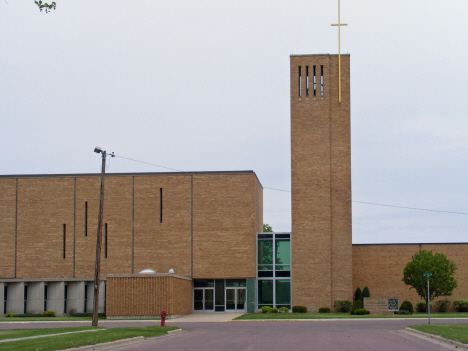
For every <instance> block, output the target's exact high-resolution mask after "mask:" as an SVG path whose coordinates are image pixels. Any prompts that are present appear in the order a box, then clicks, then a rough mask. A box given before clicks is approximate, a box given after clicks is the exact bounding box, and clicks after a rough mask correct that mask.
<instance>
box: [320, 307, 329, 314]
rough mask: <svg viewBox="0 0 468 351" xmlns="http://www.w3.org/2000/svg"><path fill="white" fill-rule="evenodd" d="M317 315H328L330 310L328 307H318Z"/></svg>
mask: <svg viewBox="0 0 468 351" xmlns="http://www.w3.org/2000/svg"><path fill="white" fill-rule="evenodd" d="M319 313H330V309H329V308H328V307H320V308H319Z"/></svg>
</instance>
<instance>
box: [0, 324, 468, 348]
mask: <svg viewBox="0 0 468 351" xmlns="http://www.w3.org/2000/svg"><path fill="white" fill-rule="evenodd" d="M426 323H427V321H425V320H414V319H413V320H371V319H368V320H340V321H329V320H307V321H274V322H273V321H272V322H254V321H247V322H242V321H238V322H235V321H233V322H217V323H171V324H176V325H177V326H179V327H180V328H182V330H183V332H182V333H178V334H175V335H171V336H166V337H162V338H155V339H150V340H146V341H144V342H142V343H139V344H133V345H129V346H125V347H119V348H113V349H112V350H114V351H124V350H125V351H127V350H128V351H130V350H132V351H143V350H181V351H182V350H203V351H207V350H209V351H211V350H223V351H229V350H236V351H237V350H243V351H247V350H255V351H261V350H266V351H275V350H288V351H289V350H294V351H297V350H314V351H315V350H317V351H319V350H327V351H328V350H379V351H387V350H388V351H390V350H391V351H394V350H397V351H403V350H421V351H432V350H445V349H446V348H444V347H443V346H441V345H439V344H436V343H434V342H431V341H427V340H423V339H420V338H416V337H413V336H410V335H407V334H405V333H403V332H402V330H403V329H404V328H405V327H407V326H409V325H417V324H426ZM89 324H90V323H80V325H89ZM99 324H100V326H105V327H111V328H112V327H124V326H136V325H140V326H143V325H155V324H156V325H158V324H157V323H154V322H148V321H141V322H137V323H135V322H132V323H128V322H112V323H109V322H101V323H99ZM432 324H468V320H467V319H458V320H447V319H445V320H442V319H439V320H432ZM68 325H71V323H53V324H49V323H41V324H34V325H32V324H0V329H13V328H16V329H18V328H50V327H66V326H68ZM73 325H74V326H77V324H76V323H73ZM451 349H453V350H455V349H456V348H455V347H453V346H452V347H451Z"/></svg>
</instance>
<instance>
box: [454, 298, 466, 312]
mask: <svg viewBox="0 0 468 351" xmlns="http://www.w3.org/2000/svg"><path fill="white" fill-rule="evenodd" d="M453 306H454V307H455V310H457V312H468V299H458V300H454V301H453Z"/></svg>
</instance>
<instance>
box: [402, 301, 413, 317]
mask: <svg viewBox="0 0 468 351" xmlns="http://www.w3.org/2000/svg"><path fill="white" fill-rule="evenodd" d="M400 311H408V312H409V314H413V304H412V303H411V302H409V301H403V302H402V303H401V305H400ZM401 314H403V313H401Z"/></svg>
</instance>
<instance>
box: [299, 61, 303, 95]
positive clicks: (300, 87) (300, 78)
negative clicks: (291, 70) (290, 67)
mask: <svg viewBox="0 0 468 351" xmlns="http://www.w3.org/2000/svg"><path fill="white" fill-rule="evenodd" d="M301 74H302V72H301V66H299V97H301V96H302V95H301V93H302V92H301V90H302V77H301Z"/></svg>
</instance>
